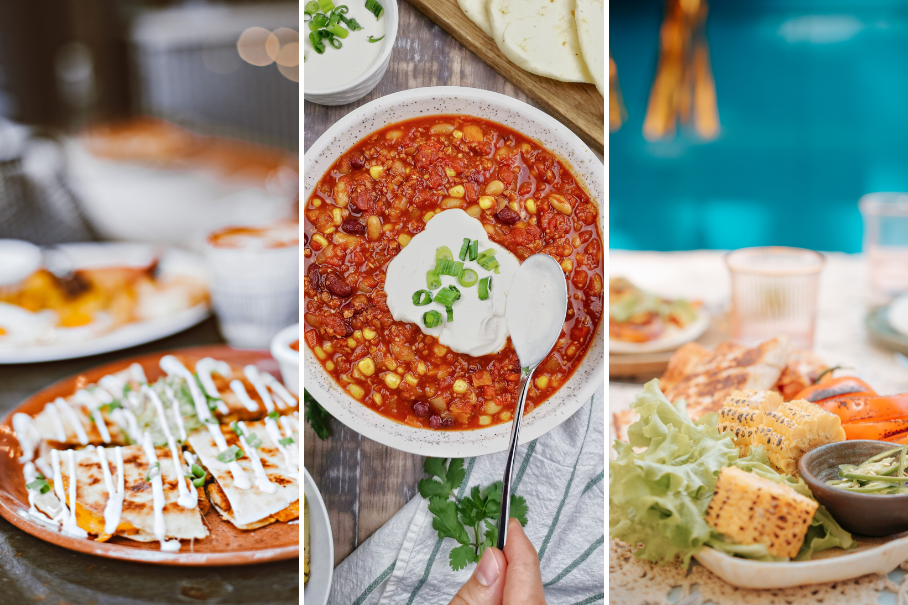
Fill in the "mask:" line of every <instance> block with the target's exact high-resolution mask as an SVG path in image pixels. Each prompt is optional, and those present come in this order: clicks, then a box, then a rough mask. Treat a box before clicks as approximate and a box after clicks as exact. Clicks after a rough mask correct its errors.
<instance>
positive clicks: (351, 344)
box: [347, 336, 356, 349]
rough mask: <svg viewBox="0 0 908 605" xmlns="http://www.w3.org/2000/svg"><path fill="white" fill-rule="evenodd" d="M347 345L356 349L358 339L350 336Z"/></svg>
mask: <svg viewBox="0 0 908 605" xmlns="http://www.w3.org/2000/svg"><path fill="white" fill-rule="evenodd" d="M347 346H348V347H350V348H351V349H355V348H356V339H355V338H353V337H352V336H351V337H350V338H348V339H347Z"/></svg>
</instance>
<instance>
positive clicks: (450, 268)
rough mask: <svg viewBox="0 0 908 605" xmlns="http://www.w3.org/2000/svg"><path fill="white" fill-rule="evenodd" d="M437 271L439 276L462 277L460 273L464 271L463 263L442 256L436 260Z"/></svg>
mask: <svg viewBox="0 0 908 605" xmlns="http://www.w3.org/2000/svg"><path fill="white" fill-rule="evenodd" d="M435 273H437V274H438V275H439V276H441V275H450V276H451V277H460V274H461V273H463V263H461V262H459V261H455V260H447V259H444V258H440V259H438V260H437V261H435Z"/></svg>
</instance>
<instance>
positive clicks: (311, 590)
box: [303, 467, 334, 605]
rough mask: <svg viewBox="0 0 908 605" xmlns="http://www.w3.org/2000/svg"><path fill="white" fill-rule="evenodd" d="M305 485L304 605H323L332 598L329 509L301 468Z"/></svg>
mask: <svg viewBox="0 0 908 605" xmlns="http://www.w3.org/2000/svg"><path fill="white" fill-rule="evenodd" d="M303 474H304V475H306V482H305V485H304V486H303V490H304V493H305V494H306V502H307V504H308V505H309V552H310V553H311V554H310V559H309V572H310V573H309V582H307V583H306V588H305V593H304V597H303V598H304V600H305V602H306V604H307V605H325V603H327V602H328V596H329V595H330V594H331V577H332V575H333V574H334V538H333V537H332V534H331V520H330V519H329V518H328V509H326V508H325V502H324V501H323V500H322V495H321V493H319V491H318V486H316V485H315V481H313V480H312V476H311V475H310V474H309V471H307V470H306V469H305V467H304V468H303Z"/></svg>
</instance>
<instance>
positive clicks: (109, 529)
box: [95, 447, 126, 536]
mask: <svg viewBox="0 0 908 605" xmlns="http://www.w3.org/2000/svg"><path fill="white" fill-rule="evenodd" d="M95 452H97V454H98V460H99V461H100V462H101V471H102V472H103V473H104V485H105V487H107V493H108V496H107V504H106V505H105V506H104V533H105V534H108V535H111V536H112V535H113V534H115V533H116V531H117V527H118V526H119V525H120V517H121V516H122V514H123V499H124V498H125V497H126V485H125V482H126V479H125V474H124V472H123V450H122V448H119V447H118V448H116V449H115V450H114V452H115V455H116V461H117V488H116V489H114V484H113V479H112V478H111V476H110V467H109V466H108V464H107V452H106V451H105V449H104V448H103V447H96V448H95Z"/></svg>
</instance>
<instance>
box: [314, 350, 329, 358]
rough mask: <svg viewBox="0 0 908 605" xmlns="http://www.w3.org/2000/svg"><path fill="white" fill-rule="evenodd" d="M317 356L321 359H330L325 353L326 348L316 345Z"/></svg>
mask: <svg viewBox="0 0 908 605" xmlns="http://www.w3.org/2000/svg"><path fill="white" fill-rule="evenodd" d="M315 356H316V357H318V358H319V359H321V360H323V361H324V360H325V359H328V355H327V354H326V353H325V350H324V349H323V348H321V347H315Z"/></svg>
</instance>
